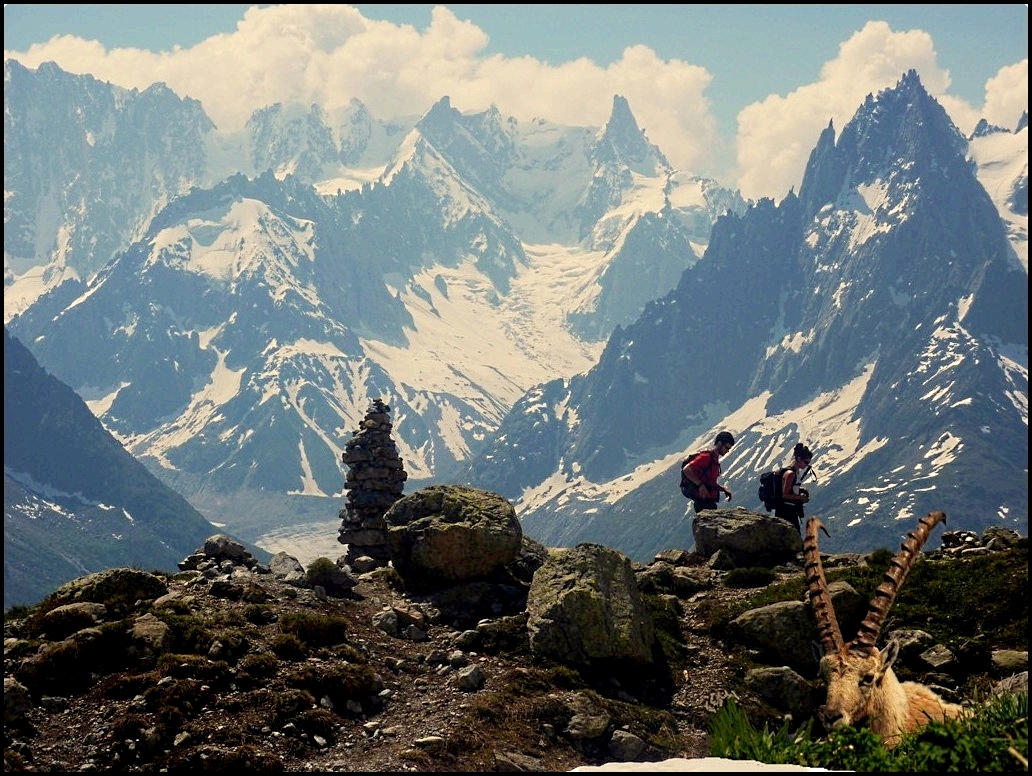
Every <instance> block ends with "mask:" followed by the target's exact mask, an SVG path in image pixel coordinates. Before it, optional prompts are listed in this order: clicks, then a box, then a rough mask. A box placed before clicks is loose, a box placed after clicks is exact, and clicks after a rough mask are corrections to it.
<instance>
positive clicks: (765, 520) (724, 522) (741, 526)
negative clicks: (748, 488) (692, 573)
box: [692, 507, 803, 568]
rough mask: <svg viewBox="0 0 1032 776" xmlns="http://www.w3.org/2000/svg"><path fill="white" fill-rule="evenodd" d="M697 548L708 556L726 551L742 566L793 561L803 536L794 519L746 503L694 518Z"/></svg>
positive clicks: (701, 513)
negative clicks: (784, 517) (750, 508)
mask: <svg viewBox="0 0 1032 776" xmlns="http://www.w3.org/2000/svg"><path fill="white" fill-rule="evenodd" d="M692 535H693V537H694V539H695V551H696V552H697V553H698V554H700V555H703V556H705V557H707V558H708V557H710V556H712V555H713V554H715V553H717V552H720V551H722V552H723V553H724V554H725V555H726V556H728V557H729V558H730V559H731V560H732V561H733V562H734V565H736V566H740V567H750V566H765V567H768V568H770V567H773V566H778V565H781V564H783V563H791V562H794V561H795V560H796V556H797V555H798V554H799V553H801V552H802V551H803V539H802V537H801V536H800V535H799V532H798V531H797V530H796V529H795V527H794V526H792V524H791V523H789V522H787V521H786V520H782V519H781V518H778V517H774V516H773V515H766V514H760V513H759V512H753V511H751V510H749V509H744V508H742V507H735V508H734V509H707V510H703V511H702V512H700V513H699V514H698V515H696V516H695V518H694V519H693V520H692Z"/></svg>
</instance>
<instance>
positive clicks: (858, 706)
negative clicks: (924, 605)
mask: <svg viewBox="0 0 1032 776" xmlns="http://www.w3.org/2000/svg"><path fill="white" fill-rule="evenodd" d="M945 520H946V515H945V514H944V513H943V512H930V513H929V514H928V515H926V516H925V517H922V518H921V519H920V520H919V521H918V524H917V529H916V530H914V531H911V532H910V533H909V534H907V538H906V539H905V540H904V541H903V544H902V545H901V546H900V550H899V552H898V553H897V554H896V557H895V558H893V559H892V563H890V564H889V568H888V570H887V571H886V572H885V576H884V577H883V581H882V583H881V584H880V585H879V586H878V589H877V590H876V591H875V593H874V598H872V599H871V603H870V606H869V608H868V611H867V616H866V617H865V618H864V621H863V622H862V623H861V624H860V628H859V630H858V631H857V635H856V637H855V638H854V639H853V640H852V641H850V642H849V643H843V640H842V631H841V630H840V629H839V624H838V620H837V619H836V618H835V609H834V607H833V606H832V603H831V596H830V594H829V593H828V582H827V579H826V578H825V576H824V567H823V565H822V564H821V554H820V551H819V550H818V549H817V531H818V530H822V531H824V533H825V534H827V533H828V531H827V529H825V528H824V526H823V525H822V524H821V522H820V520H818V519H817V518H815V517H811V518H810V519H809V520H808V521H807V523H806V540H805V541H804V542H803V555H804V558H805V570H806V584H807V587H808V588H809V591H810V606H811V607H812V609H813V615H814V619H816V621H817V632H818V634H819V636H820V641H821V650H822V652H823V657H822V658H821V663H820V674H821V678H822V679H823V680H824V681H825V682H826V683H827V687H828V698H827V703H826V704H825V705H824V706H823V707H822V708H821V710H820V715H821V719H822V721H823V722H824V725H825V727H827V728H829V729H830V728H834V727H840V726H842V725H856V726H858V725H863V724H866V725H867V726H868V727H869V728H870V729H871V730H872V731H873V732H874V733H876V734H877V735H878V736H880V737H881V739H882V741H884V742H885V745H886V746H888V747H890V748H891V747H893V746H895V745H896V744H897V743H899V738H900V736H901V735H902V734H903V733H909V732H912V731H915V730H919V729H920V728H922V727H924V726H925V725H927V724H928V722H929V721H930V720H935V721H937V722H942V721H943V720H945V719H947V718H950V717H956V716H960V715H962V714H964V713H965V711H964V708H963V707H962V706H960V705H958V704H956V703H947V702H946V701H944V700H943V699H942V698H940V697H939V696H938V695H937V694H936V693H934V692H933V691H932V690H931V689H929V688H928V687H926V686H924V685H923V684H919V683H917V682H901V681H900V680H899V679H898V678H896V674H895V673H894V672H893V670H892V664H893V663H894V662H895V660H896V658H897V657H898V656H899V642H897V641H895V640H893V641H890V642H889V644H888V645H887V646H886V647H885V649H884V651H879V650H878V649H877V648H876V647H875V642H876V641H877V639H878V634H879V633H880V632H881V628H882V625H883V624H884V623H885V617H886V616H887V615H888V613H889V607H891V606H892V602H893V601H894V600H895V599H896V594H897V593H898V592H899V588H900V586H901V585H902V584H903V580H905V579H906V576H907V574H908V573H909V571H910V568H911V566H913V565H914V561H915V560H916V559H917V553H918V552H919V551H920V549H921V546H922V545H923V544H924V543H925V541H926V540H927V539H928V536H929V534H930V533H931V532H932V529H933V528H934V527H935V526H936V524H938V523H940V522H943V521H945Z"/></svg>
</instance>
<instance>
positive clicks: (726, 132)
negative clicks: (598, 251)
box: [4, 4, 1028, 196]
mask: <svg viewBox="0 0 1032 776" xmlns="http://www.w3.org/2000/svg"><path fill="white" fill-rule="evenodd" d="M249 8H251V9H257V11H258V12H257V13H256V12H255V10H252V14H251V15H249V16H248V17H247V19H248V21H247V23H246V24H241V25H240V26H239V27H238V23H241V21H242V20H243V19H244V18H245V12H246V11H247V10H248V9H249ZM319 8H321V9H348V11H347V12H346V13H345V12H343V11H341V12H339V13H333V14H331V13H330V12H329V11H326V10H323V11H317V10H316V9H319ZM434 8H435V6H433V5H423V4H403V5H390V4H370V5H364V4H359V5H355V6H248V5H230V4H227V5H197V4H187V5H165V4H163V5H69V4H64V5H42V4H22V5H5V7H4V50H5V58H7V57H10V56H15V57H16V58H18V59H19V60H21V61H22V62H23V63H24V64H26V65H27V66H30V67H32V66H35V65H37V64H38V63H39V62H40V61H46V60H47V59H52V60H53V61H56V62H57V63H58V64H59V65H60V66H61V67H62V68H64V69H66V70H69V71H71V72H89V73H91V74H94V75H96V76H97V77H98V78H101V79H102V80H110V81H112V82H115V83H119V84H120V85H123V86H127V87H130V88H146V86H147V85H149V83H150V82H152V81H153V80H163V81H165V82H166V83H168V84H169V86H170V87H171V88H173V89H174V90H175V91H176V92H177V93H179V94H181V95H182V94H189V95H190V96H194V97H196V98H197V99H200V100H201V102H202V103H204V104H205V108H206V110H208V111H209V114H212V113H215V114H216V115H215V116H214V117H215V119H216V123H218V124H219V126H220V128H225V129H227V130H228V129H230V128H232V127H233V126H234V125H236V124H239V123H242V120H245V119H246V115H244V114H246V113H247V110H249V109H253V108H255V107H262V106H261V105H258V104H257V103H258V102H260V101H261V100H262V99H263V95H262V94H260V93H259V90H258V89H257V88H256V86H255V85H256V84H257V83H263V84H265V83H269V84H270V87H271V90H270V92H269V94H268V96H267V99H268V100H269V101H283V100H284V99H285V96H286V95H294V96H296V97H298V98H299V99H300V100H318V101H319V102H320V103H321V104H325V103H327V102H330V103H332V102H333V101H334V100H336V101H338V102H346V99H345V95H344V91H347V90H351V91H353V92H354V93H353V94H351V95H350V96H357V97H358V98H359V99H362V100H363V102H366V104H367V105H369V106H370V108H371V109H372V110H373V112H374V114H375V115H380V116H383V114H384V113H386V112H390V111H392V110H395V111H410V112H412V111H414V112H416V113H419V112H421V111H422V110H425V109H426V108H427V107H429V105H430V104H432V102H433V101H434V100H436V99H437V98H439V97H440V96H441V94H442V90H444V91H446V92H447V93H448V94H450V96H451V98H452V103H453V105H455V107H457V108H458V109H460V110H463V111H464V112H465V111H472V110H481V109H483V108H484V107H486V106H487V104H488V103H491V104H497V105H498V107H499V109H501V110H502V111H503V112H506V113H512V114H513V115H517V116H518V117H520V118H521V119H523V118H528V119H529V118H531V117H536V116H542V117H544V118H548V119H550V120H555V121H557V122H559V123H580V124H591V125H595V124H599V123H601V122H603V121H604V120H605V118H606V116H607V114H608V109H609V108H610V106H611V100H612V95H613V94H614V93H621V94H624V96H627V97H628V99H629V102H630V104H631V108H632V111H633V112H634V113H635V116H636V118H637V119H638V121H639V124H640V125H641V126H642V128H643V129H645V130H646V133H647V135H648V136H649V138H650V140H652V141H653V142H656V143H657V144H658V145H659V146H660V148H661V149H662V150H663V151H664V153H666V154H667V155H668V157H671V160H672V161H674V162H675V163H676V164H678V166H682V167H687V166H689V165H691V166H692V169H693V170H694V169H697V170H698V171H699V172H700V173H703V174H713V175H716V176H721V175H722V176H725V180H724V181H723V182H725V183H734V182H735V181H734V180H727V179H726V178H727V177H731V178H735V177H736V176H737V177H738V178H739V179H744V180H745V181H746V183H747V184H748V185H749V186H751V187H752V188H753V190H752V191H748V192H745V193H747V194H749V195H753V196H755V195H756V194H758V193H761V192H763V193H767V194H770V195H773V196H779V195H780V194H783V193H784V191H783V189H784V188H785V186H786V184H787V183H788V182H789V181H790V180H792V181H794V182H795V185H798V180H797V179H798V177H799V175H800V174H801V169H799V168H800V165H801V164H804V163H805V156H806V154H807V153H808V151H809V149H810V148H812V145H813V141H814V140H815V139H816V133H817V132H819V130H820V128H822V127H823V126H825V125H826V124H827V122H828V121H829V120H834V122H835V125H836V127H837V128H841V126H842V125H843V124H844V123H845V121H846V120H848V118H849V116H850V115H851V113H852V111H853V110H855V108H856V107H858V106H859V104H860V102H861V101H862V99H863V96H864V95H865V94H867V93H869V92H872V91H877V90H878V89H880V88H885V87H886V86H891V85H892V83H894V81H895V80H898V77H899V76H900V75H901V74H902V72H903V71H904V70H905V69H909V68H910V67H914V68H915V69H918V72H919V74H920V75H921V76H922V82H923V83H925V86H926V88H928V89H929V91H930V92H932V94H933V95H934V96H936V97H937V99H940V101H941V102H943V104H944V107H946V108H947V110H948V111H949V112H950V114H951V117H953V119H954V122H955V123H957V125H958V127H960V128H961V130H962V131H970V129H971V126H967V125H972V126H973V122H974V121H977V119H978V118H980V117H982V116H983V115H986V116H987V117H989V118H990V120H991V121H997V122H999V123H1001V124H1002V125H1003V126H1007V127H1012V126H1013V125H1014V123H1015V122H1016V120H1017V118H1018V116H1019V115H1020V111H1021V109H1024V108H1027V57H1028V7H1027V5H1025V4H995V5H975V4H953V5H809V6H807V5H795V4H791V5H712V4H711V5H691V6H689V5H628V4H592V5H586V4H556V5H544V4H540V5H539V4H520V5H517V4H505V5H476V4H474V5H466V4H458V5H449V6H447V9H449V11H450V14H448V15H445V16H440V17H435V18H437V20H438V21H437V23H435V24H433V25H432V24H431V18H432V11H433V9H434ZM356 9H357V10H356ZM262 11H264V13H263V12H262ZM375 22H387V23H389V24H386V25H377V24H375ZM870 22H884V23H885V24H886V25H887V26H884V27H878V28H873V27H870V26H868V24H869V23H870ZM404 25H409V26H410V27H405V26H404ZM360 28H361V29H360ZM345 30H347V32H344V31H345ZM55 35H66V36H76V37H78V38H81V39H82V41H80V42H79V43H78V45H71V44H70V42H69V40H64V41H62V42H52V43H48V41H50V40H51V38H52V37H53V36H55ZM213 36H219V37H216V38H213ZM278 36H279V37H278ZM302 39H303V41H304V42H307V43H308V44H310V45H312V46H313V47H315V48H317V49H321V50H320V52H319V55H318V56H317V57H312V58H309V57H308V56H307V55H306V54H304V53H303V52H302V51H301V49H300V48H299V47H300V46H301V45H302V42H301V40H302ZM86 41H99V43H100V44H101V46H100V47H96V46H93V47H91V46H86V45H84V43H85V42H86ZM278 41H279V43H281V44H283V42H284V41H286V43H285V44H283V45H278ZM34 44H41V45H37V47H36V48H32V47H33V45H34ZM220 46H221V47H224V49H225V50H226V51H227V52H230V53H229V54H227V56H226V57H225V59H226V61H228V62H241V63H242V64H241V66H239V67H234V68H232V69H231V70H230V69H227V70H219V72H220V76H224V78H225V80H226V81H227V82H229V81H233V80H235V79H238V78H240V79H244V78H246V79H248V80H247V81H246V82H243V81H240V82H238V83H237V84H236V85H235V86H233V87H232V88H231V87H230V84H229V83H226V84H224V85H223V87H222V90H221V91H220V89H219V88H218V86H217V85H213V84H205V83H203V81H202V79H201V78H200V76H199V75H196V74H195V75H191V74H190V73H189V72H188V70H189V69H190V68H191V67H194V68H198V69H200V70H201V71H204V72H205V73H206V77H207V78H208V79H209V80H210V78H211V77H210V74H211V72H213V67H212V64H211V62H212V61H213V60H217V59H218V57H215V56H214V55H213V53H212V52H214V51H215V50H216V49H218V47H220ZM175 47H179V48H178V49H175ZM261 47H270V50H274V52H275V53H272V54H270V55H269V58H268V59H269V61H270V67H272V66H273V64H274V65H275V67H276V69H275V70H270V71H269V72H267V73H266V72H260V70H261V69H260V67H258V66H257V65H256V63H255V60H256V59H262V60H264V59H265V58H264V57H256V56H255V52H257V51H258V50H259V49H260V48H261ZM629 47H631V51H632V52H634V55H633V56H630V57H629V56H628V54H627V50H628V48H629ZM843 47H845V49H844V48H843ZM116 49H129V50H133V49H139V50H141V51H144V52H155V53H156V52H166V54H164V55H162V56H161V57H156V56H154V55H151V56H149V57H140V58H139V59H138V60H137V61H136V63H134V62H133V58H132V57H130V56H129V55H128V54H127V53H126V52H116V51H115V50H116ZM371 50H375V52H376V53H375V54H373V55H370V61H369V62H368V63H367V64H368V66H367V68H366V69H365V70H363V71H361V72H360V71H359V70H357V69H356V67H355V64H354V63H355V62H356V52H357V53H358V54H359V55H366V54H368V53H369V52H370V51H371ZM389 51H394V52H397V53H396V55H395V56H394V58H393V60H394V61H387V60H386V59H385V56H384V52H389ZM245 52H246V53H245ZM345 52H346V54H345ZM335 56H336V57H338V58H337V59H334V57H335ZM244 57H247V58H246V59H244ZM345 57H346V60H347V64H342V61H343V59H344V58H345ZM582 58H587V59H588V60H590V63H587V64H588V65H590V66H585V64H586V63H585V62H584V61H583V60H582ZM358 61H361V59H359V60H358ZM299 62H302V63H303V67H302V66H301V65H298V63H299ZM442 63H444V64H446V65H447V66H446V67H445V66H442ZM1020 63H1024V65H1023V66H1021V65H1020ZM1016 66H1017V70H1015V69H1014V68H1015V67H1016ZM292 67H293V68H295V69H297V70H301V69H303V70H304V74H303V77H302V76H301V75H298V76H297V78H298V80H295V82H293V83H292V84H291V83H288V82H287V81H286V79H285V77H284V69H287V70H290V69H291V68H292ZM322 68H328V69H332V70H333V71H334V72H339V71H340V70H341V69H346V70H348V72H349V78H348V85H347V86H342V85H341V84H339V83H338V84H337V87H335V88H338V91H336V92H334V93H332V94H331V92H330V87H329V86H328V85H326V84H320V85H314V84H313V83H312V80H313V78H314V77H316V76H315V74H317V73H319V72H322ZM385 68H386V69H391V68H394V69H395V70H394V72H391V73H389V74H387V75H386V76H385V74H384V70H385ZM1008 68H1010V69H1008ZM216 69H217V68H216ZM1001 71H1003V72H1004V74H1005V77H1001ZM414 74H418V75H417V76H414ZM385 77H386V78H387V81H389V85H388V84H385V82H384V81H383V79H384V78H385ZM413 77H417V78H421V79H422V80H423V81H424V82H425V83H424V84H423V89H424V92H425V93H424V94H422V95H417V94H416V92H417V91H419V89H418V88H417V85H414V84H413V83H412V79H413ZM281 78H282V79H283V82H282V84H281V85H280V86H279V87H278V89H277V87H276V85H275V83H273V82H275V81H276V80H278V79H281ZM370 78H379V79H381V80H380V82H379V83H378V84H376V85H375V86H374V85H372V82H371V81H369V82H366V81H365V79H370ZM1022 78H1023V79H1024V80H1023V81H1022ZM148 79H151V81H148ZM993 79H996V82H995V87H994V88H995V92H994V93H992V94H991V93H990V92H991V90H987V84H989V83H990V82H991V81H993ZM327 80H329V79H327ZM338 80H343V79H338ZM362 84H365V85H364V86H363V85H362ZM394 87H397V91H396V92H395V91H392V89H393V88H394ZM340 89H343V90H344V91H340ZM434 90H436V91H434ZM596 90H597V91H596ZM1019 90H1023V95H1022V96H1016V93H1017V92H1018V91H1019ZM245 94H246V95H248V97H249V98H250V99H251V100H252V101H253V102H254V104H253V105H252V106H250V108H248V107H247V106H244V105H243V104H237V103H242V99H243V98H242V95H245ZM571 94H572V95H574V96H573V97H571ZM607 95H608V96H607ZM1005 95H1009V96H1005ZM589 100H591V102H590V103H589ZM839 100H840V101H841V104H839ZM951 101H952V102H951ZM582 102H583V104H581V103H582ZM1020 103H1023V104H1020ZM664 105H666V106H667V107H666V108H665V109H664V107H663V106H664ZM822 108H823V109H824V113H823V114H822V113H821V109H822ZM746 109H748V110H747V112H746V113H745V114H743V113H742V112H743V110H746ZM576 110H580V111H582V112H583V116H584V118H583V120H580V121H576V120H574V117H575V116H578V115H580V114H577V113H575V111H576ZM994 110H995V111H997V112H998V114H999V115H998V116H993V115H991V113H992V111H994ZM531 114H533V116H532V115H531ZM242 115H243V116H244V119H241V118H240V117H241V116H242ZM793 116H795V118H791V117H793ZM800 116H801V117H802V118H799V117H800ZM383 117H386V116H383ZM743 117H744V118H745V119H746V120H745V122H744V124H743ZM790 118H791V120H792V121H793V122H794V123H795V125H796V131H797V132H798V135H797V139H795V137H793V136H790V135H789V134H788V133H787V132H788V128H787V127H786V122H788V121H789V119H790ZM765 121H766V122H774V123H775V124H776V125H777V126H779V127H781V130H782V134H781V136H761V135H763V132H762V131H761V130H760V129H759V127H760V125H761V124H762V123H764V122H765ZM678 133H680V135H684V136H685V138H683V139H682V138H679V137H678ZM689 135H691V136H692V137H691V138H688V137H687V136H689ZM767 135H770V131H768V132H767ZM743 143H746V144H751V145H752V146H753V149H754V151H753V153H752V154H751V155H752V156H753V157H754V158H752V159H750V158H749V157H750V152H749V151H748V150H745V151H744V153H743V148H742V145H743ZM761 143H769V144H770V145H768V146H761V145H759V144H761ZM796 146H798V147H796ZM757 149H758V150H757ZM772 156H774V157H776V158H777V159H778V160H780V162H781V164H780V166H778V164H775V166H774V167H775V169H769V170H767V171H766V173H764V172H763V171H761V170H759V169H757V167H756V165H758V164H766V166H767V167H770V166H771V165H770V162H769V161H767V162H764V161H763V159H764V158H766V159H768V160H769V159H770V158H771V157H772ZM789 156H791V157H792V158H791V159H789V158H788V157H789ZM750 169H751V170H752V172H751V173H750ZM743 191H745V189H743Z"/></svg>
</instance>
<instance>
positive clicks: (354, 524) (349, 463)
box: [337, 399, 408, 569]
mask: <svg viewBox="0 0 1032 776" xmlns="http://www.w3.org/2000/svg"><path fill="white" fill-rule="evenodd" d="M390 411H391V408H390V407H388V406H387V405H386V404H384V403H383V401H382V400H380V399H374V400H373V401H372V402H370V404H369V409H368V410H367V411H366V416H365V418H364V419H363V420H362V423H361V425H360V427H359V429H358V430H357V431H353V432H352V437H351V439H350V440H349V441H348V443H347V444H346V445H345V446H344V452H343V453H342V454H341V459H342V460H343V462H344V467H345V469H346V472H345V475H344V488H345V490H346V496H345V499H344V509H342V510H341V511H340V513H339V514H340V518H341V522H342V525H341V528H340V532H339V535H338V536H337V541H339V542H340V543H341V544H344V545H346V546H347V551H346V552H345V553H344V562H345V563H347V564H348V565H350V566H352V568H356V569H358V568H361V567H365V566H368V565H370V559H372V561H375V564H374V565H376V566H386V565H387V562H388V561H389V560H390V557H391V556H390V547H389V545H388V543H387V525H386V523H384V520H383V516H384V513H386V512H387V510H388V509H389V508H390V507H391V505H392V504H393V503H394V502H395V501H397V500H398V499H399V498H401V494H402V490H404V487H405V480H406V479H408V475H407V474H406V473H405V468H404V466H403V465H402V461H401V457H400V456H399V455H398V448H397V445H395V444H394V439H392V438H391V428H393V425H392V424H391V419H390ZM359 559H362V560H359Z"/></svg>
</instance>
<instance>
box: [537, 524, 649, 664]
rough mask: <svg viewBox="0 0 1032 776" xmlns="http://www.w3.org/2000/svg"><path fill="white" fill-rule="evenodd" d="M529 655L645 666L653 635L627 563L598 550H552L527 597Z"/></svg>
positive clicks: (615, 553)
mask: <svg viewBox="0 0 1032 776" xmlns="http://www.w3.org/2000/svg"><path fill="white" fill-rule="evenodd" d="M527 632H528V635H529V637H530V646H531V651H532V652H533V653H534V654H535V655H537V656H539V657H546V658H549V659H551V660H555V661H557V662H560V663H563V664H565V665H573V666H586V667H596V666H597V665H600V664H602V665H604V664H608V663H609V662H610V661H628V662H630V663H633V664H641V665H646V664H651V662H652V646H653V643H654V641H655V630H654V626H653V623H652V617H651V615H650V614H649V612H648V610H647V609H646V607H645V604H644V602H643V600H642V597H641V593H640V591H639V590H638V585H637V582H636V580H635V576H634V569H633V568H632V564H631V561H630V559H629V558H628V557H627V556H626V555H624V554H623V553H621V552H619V551H617V550H614V549H611V548H609V547H604V546H602V545H599V544H589V543H584V544H578V545H577V546H576V547H573V548H568V549H553V550H552V551H551V552H550V553H549V556H548V559H547V560H546V561H545V562H544V563H543V564H542V565H541V567H540V568H539V569H538V570H537V573H535V574H534V579H533V581H532V582H531V584H530V592H529V593H528V595H527Z"/></svg>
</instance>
